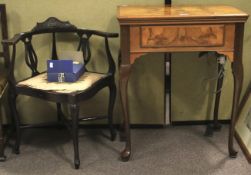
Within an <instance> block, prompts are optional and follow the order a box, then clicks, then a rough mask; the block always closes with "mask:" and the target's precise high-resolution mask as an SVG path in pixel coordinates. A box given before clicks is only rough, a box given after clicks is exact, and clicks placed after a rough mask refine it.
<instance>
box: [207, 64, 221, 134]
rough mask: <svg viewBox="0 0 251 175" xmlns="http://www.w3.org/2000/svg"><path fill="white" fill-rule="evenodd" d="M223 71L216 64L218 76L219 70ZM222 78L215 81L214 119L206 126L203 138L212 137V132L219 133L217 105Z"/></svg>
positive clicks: (218, 103)
mask: <svg viewBox="0 0 251 175" xmlns="http://www.w3.org/2000/svg"><path fill="white" fill-rule="evenodd" d="M222 69H223V65H222V64H218V74H220V72H221V70H222ZM223 79H224V76H223V75H222V76H220V77H219V78H218V81H217V88H216V97H215V103H214V119H213V123H209V124H208V125H207V129H206V132H205V136H208V137H211V136H213V132H214V131H220V130H221V124H220V123H219V118H218V115H219V105H220V97H221V89H222V84H223Z"/></svg>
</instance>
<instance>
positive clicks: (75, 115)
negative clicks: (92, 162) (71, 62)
mask: <svg viewBox="0 0 251 175" xmlns="http://www.w3.org/2000/svg"><path fill="white" fill-rule="evenodd" d="M44 34H46V35H48V34H50V35H51V38H52V42H51V43H52V48H51V59H53V60H57V59H60V58H59V57H58V53H57V52H58V51H57V49H58V48H59V45H58V44H57V37H58V36H59V35H61V37H64V34H67V38H68V37H71V38H73V40H77V42H78V47H77V49H76V50H77V51H82V53H83V62H84V64H85V65H88V63H89V61H90V60H91V58H92V56H91V44H90V43H91V41H90V39H91V38H93V37H96V38H98V37H99V38H101V39H103V40H104V50H105V53H106V54H105V55H106V58H104V59H106V60H107V63H108V72H107V73H100V72H92V71H89V70H88V69H87V68H86V72H85V73H84V74H83V75H82V76H81V77H80V78H79V80H78V81H77V82H74V83H65V82H63V83H55V82H48V81H47V72H43V71H39V70H38V64H39V63H40V62H41V60H40V59H41V58H39V56H38V55H37V52H36V50H35V47H34V46H33V43H32V41H33V40H34V39H33V38H35V37H36V36H37V35H40V36H41V35H44ZM116 37H118V34H117V33H106V32H101V31H97V30H89V29H81V28H77V27H76V26H74V25H73V24H71V23H69V22H68V21H61V20H59V19H57V18H55V17H50V18H48V19H47V20H45V21H44V22H42V23H37V25H36V26H35V27H34V28H33V29H32V30H30V31H28V32H24V33H19V34H16V35H15V36H14V37H13V38H12V39H10V40H4V41H3V45H4V46H6V47H7V46H11V47H12V57H11V63H10V70H11V71H10V75H9V84H10V91H11V97H10V99H11V100H10V101H11V110H12V111H13V115H14V121H15V129H16V142H15V146H14V151H15V153H16V154H19V150H20V149H19V147H20V141H21V128H22V127H21V123H20V118H19V114H18V111H17V108H16V99H17V97H18V95H20V94H22V95H26V96H31V97H36V98H40V99H43V100H47V101H51V102H55V103H56V106H57V115H58V116H57V117H58V119H60V120H62V121H63V122H64V123H65V124H66V125H67V128H69V130H70V131H71V134H72V138H73V147H74V165H75V168H76V169H78V168H79V166H80V158H79V142H78V126H79V121H87V120H97V119H106V118H107V119H108V124H109V128H110V133H111V140H114V139H115V136H116V132H115V129H114V127H113V107H114V102H115V97H116V85H115V78H114V74H115V63H114V60H113V58H112V54H111V51H110V48H109V42H108V39H109V38H116ZM60 39H61V38H60ZM61 40H62V39H61ZM70 41H72V40H70ZM60 42H61V41H60ZM67 42H69V38H68V39H67V41H66V43H67ZM18 43H23V44H24V48H25V49H24V51H23V53H24V55H25V56H24V58H23V60H24V61H25V63H26V66H28V68H29V69H30V71H31V76H30V77H27V78H25V79H23V80H21V81H16V78H15V74H14V71H15V63H16V45H17V44H18ZM92 59H93V58H92ZM104 88H108V89H109V106H108V112H107V114H106V115H103V116H91V117H89V116H88V117H82V116H79V108H80V105H79V103H80V102H81V101H84V100H87V99H90V98H91V97H93V96H94V95H95V94H96V93H97V92H99V91H100V90H102V89H104ZM62 103H64V104H67V105H68V106H69V109H70V110H69V111H70V112H69V113H70V114H69V115H70V118H71V119H70V120H67V119H66V118H65V117H64V114H63V112H62V109H61V108H62Z"/></svg>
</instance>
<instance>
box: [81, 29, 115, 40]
mask: <svg viewBox="0 0 251 175" xmlns="http://www.w3.org/2000/svg"><path fill="white" fill-rule="evenodd" d="M79 30H80V31H81V32H83V33H90V34H94V35H98V36H102V37H108V38H117V37H118V36H119V34H118V33H109V32H103V31H99V30H89V29H79Z"/></svg>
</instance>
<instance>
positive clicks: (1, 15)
mask: <svg viewBox="0 0 251 175" xmlns="http://www.w3.org/2000/svg"><path fill="white" fill-rule="evenodd" d="M0 27H1V31H2V33H1V38H2V39H7V38H8V31H7V18H6V8H5V4H0ZM0 58H1V59H2V58H3V59H4V61H3V62H4V65H0V103H1V102H2V97H3V94H4V93H5V92H6V89H7V70H8V69H7V68H8V65H9V48H8V46H6V45H5V46H4V47H3V48H2V51H1V52H0ZM4 144H5V142H4V135H3V126H2V116H0V161H5V159H6V157H5V155H4Z"/></svg>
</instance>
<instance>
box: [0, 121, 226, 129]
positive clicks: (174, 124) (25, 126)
mask: <svg viewBox="0 0 251 175" xmlns="http://www.w3.org/2000/svg"><path fill="white" fill-rule="evenodd" d="M219 122H220V123H221V124H229V123H230V120H219ZM209 123H212V121H211V120H203V121H175V122H172V123H171V125H173V126H185V125H207V124H209ZM3 126H4V127H9V124H4V125H3ZM166 126H168V125H162V124H131V125H130V127H131V128H139V129H141V128H142V129H143V128H149V129H151V128H153V129H154V128H165V127H166ZM22 127H23V128H55V127H61V125H57V124H50V125H46V124H23V125H22ZM79 127H80V128H86V129H96V128H108V125H106V124H80V125H79ZM114 127H115V128H117V129H119V128H121V125H120V124H115V125H114Z"/></svg>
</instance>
